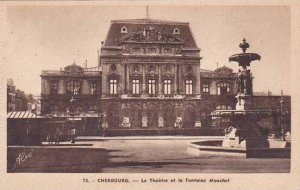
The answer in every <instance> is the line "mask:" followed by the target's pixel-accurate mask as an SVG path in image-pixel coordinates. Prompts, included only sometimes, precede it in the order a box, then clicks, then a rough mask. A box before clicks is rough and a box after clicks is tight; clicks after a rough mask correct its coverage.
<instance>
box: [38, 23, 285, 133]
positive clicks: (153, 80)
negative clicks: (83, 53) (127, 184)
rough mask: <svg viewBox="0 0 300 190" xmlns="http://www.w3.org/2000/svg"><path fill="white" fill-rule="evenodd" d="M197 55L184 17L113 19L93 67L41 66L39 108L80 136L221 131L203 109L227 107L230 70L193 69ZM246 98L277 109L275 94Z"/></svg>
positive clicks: (231, 94) (232, 90) (231, 104)
mask: <svg viewBox="0 0 300 190" xmlns="http://www.w3.org/2000/svg"><path fill="white" fill-rule="evenodd" d="M99 41H100V40H99ZM201 59H202V57H201V55H200V48H199V47H198V46H197V44H196V42H195V39H194V36H193V34H192V31H191V28H190V26H189V23H183V22H173V21H161V20H153V19H129V20H113V21H111V25H110V27H109V30H108V34H107V37H106V39H105V40H104V41H103V42H102V43H101V49H100V52H99V53H98V63H97V64H98V65H95V66H96V67H94V68H87V67H86V66H85V67H81V66H79V65H76V64H71V65H69V66H66V67H65V68H64V69H61V70H57V71H42V74H41V79H42V80H41V81H42V93H41V106H42V107H41V109H42V114H43V115H45V114H50V115H51V116H52V117H66V118H68V117H69V116H72V118H74V117H78V118H81V120H82V122H81V123H79V126H80V125H82V126H83V127H82V130H81V131H82V132H81V134H82V135H84V134H88V135H101V133H104V130H105V131H106V134H107V135H132V134H135V135H155V134H158V135H168V134H171V135H176V134H182V135H198V134H199V135H214V134H217V133H215V132H216V129H218V134H217V135H222V131H223V129H221V128H222V122H223V121H221V123H217V124H216V123H214V122H212V119H211V117H210V114H211V112H212V111H214V110H215V109H222V110H224V109H234V108H235V105H236V99H235V96H236V94H237V82H236V78H237V73H235V72H233V70H232V69H230V68H228V67H225V66H223V67H220V68H217V69H216V70H214V71H211V70H203V69H200V65H201ZM254 101H255V105H256V107H257V108H258V109H279V108H280V96H278V97H272V98H271V97H268V96H264V97H255V98H254ZM270 101H271V102H270ZM266 102H269V103H268V104H267V103H266ZM286 102H288V104H287V105H289V106H288V110H290V102H289V101H286ZM269 105H273V106H272V107H270V106H269ZM86 117H97V119H98V120H94V122H93V123H92V124H88V123H85V122H84V120H85V118H86ZM224 122H225V124H224V125H223V127H227V125H228V123H227V124H226V121H224ZM220 126H221V127H220ZM87 129H89V130H87ZM85 131H86V132H85Z"/></svg>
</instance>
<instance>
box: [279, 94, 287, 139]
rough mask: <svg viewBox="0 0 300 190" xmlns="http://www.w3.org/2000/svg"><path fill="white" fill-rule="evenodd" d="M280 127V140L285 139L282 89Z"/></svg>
mask: <svg viewBox="0 0 300 190" xmlns="http://www.w3.org/2000/svg"><path fill="white" fill-rule="evenodd" d="M280 128H281V136H282V140H283V141H285V140H286V139H285V126H284V100H283V91H282V90H281V98H280Z"/></svg>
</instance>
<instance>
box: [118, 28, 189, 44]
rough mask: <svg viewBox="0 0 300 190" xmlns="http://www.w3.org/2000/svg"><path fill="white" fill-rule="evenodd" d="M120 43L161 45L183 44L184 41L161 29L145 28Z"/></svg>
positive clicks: (129, 34)
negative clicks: (158, 43) (153, 43)
mask: <svg viewBox="0 0 300 190" xmlns="http://www.w3.org/2000/svg"><path fill="white" fill-rule="evenodd" d="M119 42H120V43H123V42H161V43H172V42H173V43H174V42H177V43H183V42H184V40H183V39H182V38H180V37H179V36H178V35H174V34H172V33H168V32H165V31H163V30H162V29H160V28H156V27H151V26H149V27H145V28H143V29H140V30H138V31H136V32H131V33H128V34H126V35H124V36H123V37H122V38H120V40H119Z"/></svg>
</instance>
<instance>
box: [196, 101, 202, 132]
mask: <svg viewBox="0 0 300 190" xmlns="http://www.w3.org/2000/svg"><path fill="white" fill-rule="evenodd" d="M197 108H198V109H197ZM197 108H196V109H195V127H201V126H202V125H201V109H200V108H201V104H200V102H198V103H197Z"/></svg>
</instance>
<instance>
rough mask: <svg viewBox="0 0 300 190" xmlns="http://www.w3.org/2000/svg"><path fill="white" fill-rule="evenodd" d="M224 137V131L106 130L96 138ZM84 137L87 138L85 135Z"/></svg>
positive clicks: (205, 129) (100, 132) (214, 129)
mask: <svg viewBox="0 0 300 190" xmlns="http://www.w3.org/2000/svg"><path fill="white" fill-rule="evenodd" d="M103 134H104V136H176V135H181V136H222V135H224V133H223V129H220V128H211V129H209V128H202V129H105V131H103V130H100V131H99V133H98V134H95V135H96V136H103ZM82 136H85V135H84V134H83V135H82Z"/></svg>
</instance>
